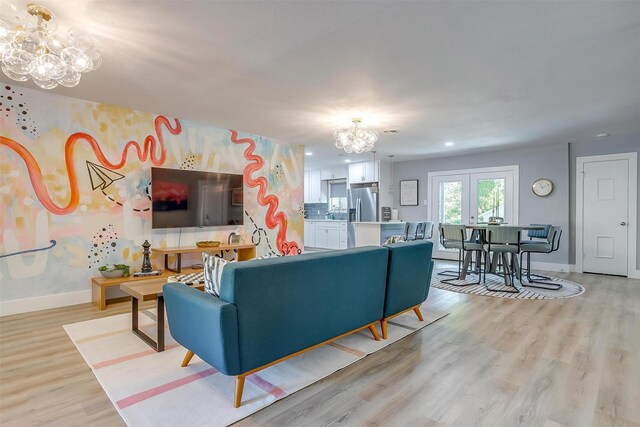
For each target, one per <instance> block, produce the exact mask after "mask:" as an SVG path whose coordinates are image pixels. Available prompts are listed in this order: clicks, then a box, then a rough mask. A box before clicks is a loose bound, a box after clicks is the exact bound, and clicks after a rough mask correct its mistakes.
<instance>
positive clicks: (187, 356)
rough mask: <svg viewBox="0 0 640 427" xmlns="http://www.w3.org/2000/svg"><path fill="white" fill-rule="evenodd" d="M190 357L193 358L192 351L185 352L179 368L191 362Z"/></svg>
mask: <svg viewBox="0 0 640 427" xmlns="http://www.w3.org/2000/svg"><path fill="white" fill-rule="evenodd" d="M192 357H193V351H191V350H187V354H185V355H184V359H183V360H182V365H180V366H182V367H183V368H184V367H185V366H187V365H188V364H189V362H191V358H192Z"/></svg>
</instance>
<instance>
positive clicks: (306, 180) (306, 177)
mask: <svg viewBox="0 0 640 427" xmlns="http://www.w3.org/2000/svg"><path fill="white" fill-rule="evenodd" d="M309 190H310V188H309V172H308V171H305V173H304V202H305V203H311V202H310V201H309V200H310V198H309Z"/></svg>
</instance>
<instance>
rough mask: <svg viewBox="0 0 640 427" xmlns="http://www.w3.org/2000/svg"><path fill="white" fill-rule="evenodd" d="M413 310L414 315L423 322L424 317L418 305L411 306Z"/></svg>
mask: <svg viewBox="0 0 640 427" xmlns="http://www.w3.org/2000/svg"><path fill="white" fill-rule="evenodd" d="M413 311H414V312H415V313H416V316H418V320H420V321H421V322H424V317H422V313H420V307H413Z"/></svg>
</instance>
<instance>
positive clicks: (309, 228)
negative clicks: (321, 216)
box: [304, 221, 316, 248]
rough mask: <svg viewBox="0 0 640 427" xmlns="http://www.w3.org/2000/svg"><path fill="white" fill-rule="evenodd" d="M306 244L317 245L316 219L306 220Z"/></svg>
mask: <svg viewBox="0 0 640 427" xmlns="http://www.w3.org/2000/svg"><path fill="white" fill-rule="evenodd" d="M304 245H305V246H309V247H312V248H314V247H316V223H315V222H314V221H305V222H304Z"/></svg>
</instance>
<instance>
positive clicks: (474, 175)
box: [429, 166, 518, 259]
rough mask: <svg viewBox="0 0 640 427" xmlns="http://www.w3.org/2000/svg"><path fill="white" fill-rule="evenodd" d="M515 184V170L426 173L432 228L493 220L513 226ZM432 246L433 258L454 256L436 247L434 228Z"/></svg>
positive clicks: (516, 168)
mask: <svg viewBox="0 0 640 427" xmlns="http://www.w3.org/2000/svg"><path fill="white" fill-rule="evenodd" d="M461 172H463V173H461ZM517 181H518V167H517V166H508V167H504V168H483V169H471V170H467V171H445V172H433V173H430V174H429V192H430V198H431V220H432V221H433V222H434V224H439V223H446V224H486V223H488V222H489V219H490V218H492V217H494V218H502V220H503V221H504V222H505V223H508V224H517V222H518V212H517V211H518V208H517V207H518V203H517V200H518V194H517V193H518V186H517ZM436 239H437V240H436ZM434 244H435V246H434V256H435V257H438V258H448V259H456V257H457V256H458V254H457V251H455V250H454V251H451V250H445V249H444V248H443V247H442V246H441V245H440V235H439V232H438V230H437V226H436V227H434Z"/></svg>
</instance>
